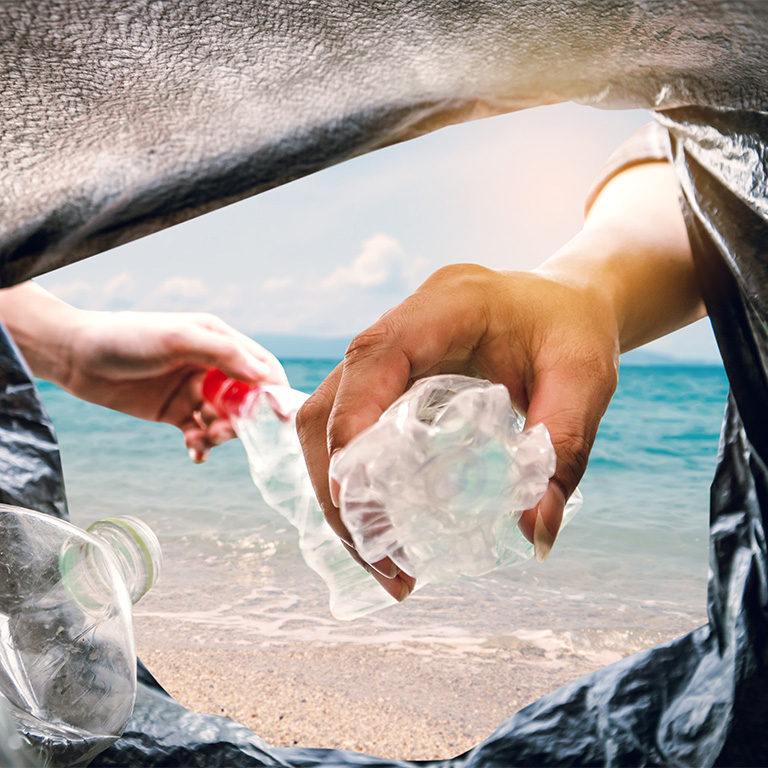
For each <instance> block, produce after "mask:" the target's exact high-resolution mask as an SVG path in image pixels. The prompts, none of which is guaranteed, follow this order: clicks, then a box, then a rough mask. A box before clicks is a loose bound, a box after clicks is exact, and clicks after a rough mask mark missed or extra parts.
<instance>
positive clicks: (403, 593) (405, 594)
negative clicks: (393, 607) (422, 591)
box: [394, 582, 411, 603]
mask: <svg viewBox="0 0 768 768" xmlns="http://www.w3.org/2000/svg"><path fill="white" fill-rule="evenodd" d="M402 584H403V586H402V588H401V589H400V592H399V593H398V594H397V595H394V598H395V600H397V602H398V603H402V602H403V600H405V598H406V597H408V595H410V594H411V588H410V587H409V586H408V584H406V583H405V582H402Z"/></svg>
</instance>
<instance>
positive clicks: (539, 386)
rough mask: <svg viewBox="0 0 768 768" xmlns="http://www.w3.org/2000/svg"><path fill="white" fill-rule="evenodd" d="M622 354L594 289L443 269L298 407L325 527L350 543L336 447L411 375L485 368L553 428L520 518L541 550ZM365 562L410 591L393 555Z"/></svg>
mask: <svg viewBox="0 0 768 768" xmlns="http://www.w3.org/2000/svg"><path fill="white" fill-rule="evenodd" d="M618 353H619V332H618V327H617V323H616V316H615V313H614V312H613V311H612V308H611V307H610V306H609V297H608V296H607V295H606V294H603V293H602V292H601V291H600V290H599V289H595V288H592V287H588V286H586V285H578V284H571V283H569V282H567V281H564V280H560V279H555V278H553V277H549V276H545V275H540V274H536V273H515V272H498V271H494V270H490V269H485V268H483V267H479V266H476V265H470V264H465V265H455V266H451V267H446V268H443V269H441V270H439V271H438V272H436V273H435V274H434V275H432V276H431V277H430V278H429V279H428V280H427V281H426V282H425V283H424V284H423V285H422V286H421V287H420V288H419V289H418V290H417V291H416V293H414V294H413V295H412V296H410V297H409V298H407V299H406V300H405V301H403V302H402V303H401V304H400V305H398V306H397V307H395V308H394V309H393V310H390V312H388V313H387V314H385V315H384V316H383V317H382V318H381V319H380V320H379V321H378V322H377V323H375V324H374V325H373V326H372V327H371V328H369V329H368V330H367V331H365V332H363V333H362V334H360V335H359V336H358V337H357V338H356V339H355V340H354V341H353V342H352V344H351V345H350V348H349V350H348V352H347V355H346V356H345V359H344V362H343V363H342V364H341V365H340V366H338V367H337V368H336V370H335V371H334V372H333V373H332V374H331V375H330V376H329V377H328V378H327V379H326V380H325V381H324V382H323V384H322V385H321V386H320V387H319V388H318V390H317V391H316V392H315V393H314V395H312V397H310V399H309V400H308V401H307V403H306V404H305V405H304V407H303V408H302V409H301V411H300V412H299V416H298V419H297V423H298V428H299V436H300V438H301V441H302V445H303V447H304V452H305V458H306V460H307V465H308V468H309V471H310V475H311V477H312V481H313V484H314V486H315V491H316V493H317V495H318V499H319V500H320V503H321V505H322V506H323V509H324V511H325V514H326V517H327V519H328V522H329V524H330V525H331V527H332V528H333V529H334V531H335V532H336V533H337V535H339V536H340V537H341V539H342V540H343V541H344V542H345V544H346V545H347V546H348V547H349V548H351V547H352V542H351V539H350V537H349V534H348V532H347V531H346V529H345V527H344V525H343V523H342V521H341V519H340V516H339V511H338V509H337V501H338V500H337V498H336V493H337V492H338V488H336V487H334V486H335V484H333V483H331V484H330V485H329V480H328V469H329V463H330V461H331V457H332V456H333V454H334V453H335V452H336V451H337V450H339V449H340V448H342V447H343V446H345V445H346V444H347V443H348V442H349V441H350V440H351V439H352V438H353V437H354V436H355V435H357V434H358V433H359V432H361V431H362V430H363V429H365V428H366V427H368V426H370V425H371V424H373V423H374V422H375V421H376V420H377V419H378V418H379V416H380V415H381V414H382V413H383V411H384V410H385V409H386V408H387V407H388V406H389V405H391V404H392V402H394V401H395V400H396V399H397V398H398V397H399V396H400V395H401V394H403V392H405V391H406V389H407V388H408V387H409V386H410V385H411V384H412V383H413V381H414V380H415V379H418V378H422V377H425V376H430V375H435V374H438V373H461V374H467V375H473V376H482V377H484V378H487V379H490V380H491V381H493V382H499V383H502V384H504V385H506V387H507V388H508V390H509V392H510V397H511V399H512V401H513V403H514V405H515V406H516V407H517V408H518V409H519V410H521V411H522V412H523V413H527V421H528V423H529V424H535V423H539V422H543V423H544V424H545V425H546V426H547V428H548V429H549V432H550V435H551V438H552V443H553V445H554V448H555V452H556V454H557V468H556V470H555V474H554V476H553V477H552V479H551V481H550V483H549V487H548V489H547V491H546V493H545V495H544V497H543V498H542V500H541V501H540V503H539V504H538V505H537V506H536V508H535V509H532V510H528V511H526V512H525V513H524V514H523V516H522V518H521V520H520V528H521V530H522V531H523V533H524V535H525V536H526V537H527V538H528V539H529V540H532V541H533V543H534V546H535V550H536V555H537V557H538V558H539V559H544V558H545V557H546V556H547V554H548V553H549V551H550V549H551V547H552V544H553V542H554V539H555V536H556V535H557V532H558V529H559V527H560V523H561V520H562V514H563V508H564V505H565V501H566V499H567V498H568V497H569V496H570V494H571V493H572V492H573V491H574V489H575V488H576V486H577V484H578V482H579V480H580V478H581V476H582V474H583V473H584V470H585V468H586V464H587V458H588V456H589V451H590V449H591V446H592V443H593V441H594V438H595V435H596V432H597V427H598V424H599V422H600V419H601V418H602V416H603V413H604V412H605V409H606V407H607V406H608V403H609V401H610V399H611V396H612V394H613V392H614V389H615V387H616V381H617V372H618ZM370 565H371V566H373V570H372V573H373V575H374V577H375V578H376V579H377V581H379V583H380V584H381V585H382V586H383V587H384V588H385V589H386V590H387V592H389V593H390V594H391V595H393V596H394V597H395V598H396V599H400V600H402V599H404V598H405V597H406V596H407V595H408V594H409V593H410V591H411V590H412V589H413V586H414V582H413V579H412V578H410V577H409V576H408V575H407V574H403V573H401V572H400V573H399V572H398V570H397V568H396V567H395V566H394V564H392V563H391V562H390V561H389V560H388V559H387V560H384V561H381V562H379V563H373V564H370Z"/></svg>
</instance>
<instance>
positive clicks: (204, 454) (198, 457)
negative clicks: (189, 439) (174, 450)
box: [189, 448, 210, 464]
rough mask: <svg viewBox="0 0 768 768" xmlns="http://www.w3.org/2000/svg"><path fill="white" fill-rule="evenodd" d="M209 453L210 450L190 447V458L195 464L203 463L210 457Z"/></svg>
mask: <svg viewBox="0 0 768 768" xmlns="http://www.w3.org/2000/svg"><path fill="white" fill-rule="evenodd" d="M209 453H210V452H209V451H200V450H198V449H197V448H190V449H189V458H190V459H192V461H193V462H194V463H195V464H202V463H203V462H204V461H205V460H206V459H207V458H208V454H209Z"/></svg>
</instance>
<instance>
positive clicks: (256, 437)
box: [203, 368, 395, 620]
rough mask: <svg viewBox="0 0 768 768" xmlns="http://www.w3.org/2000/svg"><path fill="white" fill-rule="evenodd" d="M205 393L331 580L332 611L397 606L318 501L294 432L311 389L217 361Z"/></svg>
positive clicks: (348, 614) (272, 502)
mask: <svg viewBox="0 0 768 768" xmlns="http://www.w3.org/2000/svg"><path fill="white" fill-rule="evenodd" d="M203 397H204V398H205V399H206V400H207V401H208V402H209V403H211V405H213V407H214V408H215V409H216V410H217V411H218V413H219V414H220V415H221V416H225V417H227V418H229V420H230V422H231V423H232V426H233V427H234V429H235V432H236V434H237V436H238V437H239V438H240V440H241V442H242V443H243V445H244V447H245V450H246V453H247V455H248V464H249V466H250V470H251V477H252V478H253V482H254V484H255V485H256V488H257V489H258V490H259V492H260V493H261V496H262V498H263V499H264V501H265V502H266V503H267V504H268V505H269V506H270V507H272V508H273V509H274V510H276V511H277V512H279V513H280V514H281V515H282V516H283V517H284V518H285V519H286V520H288V522H290V523H291V525H293V526H294V527H295V528H296V529H297V531H298V534H299V547H300V549H301V553H302V556H303V558H304V561H305V562H306V563H307V565H309V567H310V568H312V569H313V570H314V571H315V572H316V573H317V574H318V575H319V576H321V577H322V579H323V580H324V581H325V583H326V585H327V587H328V591H329V593H330V600H329V603H330V610H331V613H332V614H333V616H335V617H336V618H337V619H342V620H349V619H354V618H358V617H360V616H365V615H366V614H368V613H371V612H373V611H377V610H379V609H380V608H384V607H386V606H388V605H393V604H394V603H395V600H394V598H392V597H390V596H389V595H388V594H387V593H386V592H385V591H384V590H383V589H382V588H381V587H380V586H379V585H378V584H377V583H376V581H375V580H374V579H373V578H372V577H371V576H370V574H368V573H367V572H366V571H364V570H363V569H362V568H361V567H360V566H359V565H358V564H357V563H356V562H355V561H354V560H353V559H352V557H351V556H350V554H349V553H348V552H347V550H346V549H345V548H344V545H343V544H342V543H341V541H340V540H339V538H338V537H337V536H336V534H335V533H334V532H333V530H332V529H331V528H330V526H329V525H328V523H327V522H326V521H325V517H324V515H323V511H322V509H321V508H320V505H319V504H318V502H317V499H316V497H315V494H314V491H313V489H312V483H311V481H310V479H309V474H308V472H307V468H306V464H305V463H304V455H303V453H302V450H301V445H300V443H299V438H298V435H297V434H296V412H297V411H298V410H299V408H300V407H301V405H302V404H303V403H304V401H305V400H306V399H307V395H305V394H304V393H303V392H299V391H297V390H295V389H291V388H290V387H284V386H279V385H272V384H261V385H252V384H247V383H245V382H242V381H238V380H236V379H231V378H228V377H227V376H226V375H225V374H224V373H222V372H221V371H220V370H218V369H215V368H212V369H210V370H209V371H208V373H207V374H206V377H205V379H204V380H203Z"/></svg>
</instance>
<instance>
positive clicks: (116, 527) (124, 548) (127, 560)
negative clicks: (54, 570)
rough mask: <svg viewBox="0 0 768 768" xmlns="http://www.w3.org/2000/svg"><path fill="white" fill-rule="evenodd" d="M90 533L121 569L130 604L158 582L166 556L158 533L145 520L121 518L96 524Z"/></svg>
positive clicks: (136, 601) (100, 521)
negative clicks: (110, 553) (161, 547)
mask: <svg viewBox="0 0 768 768" xmlns="http://www.w3.org/2000/svg"><path fill="white" fill-rule="evenodd" d="M88 533H90V534H91V535H92V536H95V537H96V538H97V539H99V540H100V541H102V542H103V543H104V545H105V546H107V547H108V548H109V549H110V551H111V552H112V554H113V555H114V557H115V560H117V563H118V565H119V566H120V571H121V575H122V577H123V581H125V584H126V586H127V587H128V594H129V595H130V598H131V602H132V603H134V604H135V603H138V602H139V600H141V598H142V597H143V596H144V595H146V594H147V592H149V590H150V589H151V587H152V586H153V585H154V584H156V583H157V580H158V579H159V578H160V573H161V571H162V567H163V553H162V550H161V549H160V542H159V541H158V539H157V536H156V535H155V532H154V531H153V530H152V529H151V528H150V527H149V526H148V525H147V524H146V523H145V522H144V521H143V520H139V519H138V518H136V517H131V516H129V515H122V516H120V517H107V518H105V519H104V520H99V521H98V522H95V523H94V524H93V525H92V526H90V527H89V528H88Z"/></svg>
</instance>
